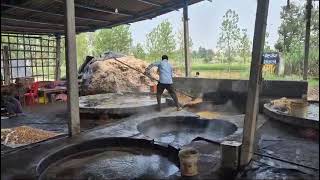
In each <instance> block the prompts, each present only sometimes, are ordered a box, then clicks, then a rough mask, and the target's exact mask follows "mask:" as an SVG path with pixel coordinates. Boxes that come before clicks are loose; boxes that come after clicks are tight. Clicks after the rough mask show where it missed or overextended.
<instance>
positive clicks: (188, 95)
mask: <svg viewBox="0 0 320 180" xmlns="http://www.w3.org/2000/svg"><path fill="white" fill-rule="evenodd" d="M113 59H114V60H116V61H117V62H119V63H121V64H123V65H125V66H127V67H129V68H130V69H133V70H135V71H137V72H139V73H141V74H143V75H144V76H146V77H148V78H149V79H151V80H153V81H157V82H158V83H159V80H157V79H155V78H153V77H151V76H149V75H147V74H145V73H143V72H141V71H140V70H138V69H136V68H134V67H132V66H130V65H128V64H126V63H124V62H122V61H120V60H119V59H117V58H115V57H114V58H113ZM174 90H175V91H177V92H179V93H181V94H183V95H185V96H187V97H190V98H192V99H191V101H193V100H194V99H196V97H194V96H192V95H190V94H188V93H186V92H184V91H181V90H178V89H174ZM191 101H190V102H191ZM190 102H188V103H186V104H184V105H183V107H184V106H185V105H187V104H189V103H190Z"/></svg>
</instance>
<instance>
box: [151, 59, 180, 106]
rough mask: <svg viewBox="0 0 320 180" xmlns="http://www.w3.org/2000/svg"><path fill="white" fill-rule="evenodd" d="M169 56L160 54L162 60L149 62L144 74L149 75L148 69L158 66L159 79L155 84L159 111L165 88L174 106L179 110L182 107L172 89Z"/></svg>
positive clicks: (171, 70)
mask: <svg viewBox="0 0 320 180" xmlns="http://www.w3.org/2000/svg"><path fill="white" fill-rule="evenodd" d="M168 60H169V58H168V56H167V55H163V56H162V61H160V62H155V63H152V64H150V65H149V66H148V67H147V69H146V72H145V74H147V75H150V70H151V68H153V67H155V66H156V67H158V71H159V73H160V79H159V82H158V85H157V102H158V111H161V95H162V93H163V91H164V90H165V89H166V90H167V91H168V92H169V94H170V96H171V97H172V99H173V101H174V103H175V105H176V107H177V111H181V110H182V108H181V106H180V104H179V101H178V98H177V95H176V92H175V91H174V89H173V81H172V75H173V69H172V66H171V65H170V64H169V62H168Z"/></svg>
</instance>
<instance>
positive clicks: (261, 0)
mask: <svg viewBox="0 0 320 180" xmlns="http://www.w3.org/2000/svg"><path fill="white" fill-rule="evenodd" d="M257 3H258V4H257V12H256V22H255V30H254V38H253V48H252V61H251V68H250V79H249V84H248V97H247V104H246V114H245V118H244V129H243V139H242V147H241V158H240V165H241V166H242V167H243V166H245V165H247V164H248V163H249V162H250V160H251V158H252V155H253V151H254V149H253V147H254V138H255V131H256V122H257V116H258V112H259V90H260V86H261V79H262V78H261V75H262V74H261V72H262V54H263V48H264V42H265V34H266V26H267V18H268V9H269V0H258V2H257Z"/></svg>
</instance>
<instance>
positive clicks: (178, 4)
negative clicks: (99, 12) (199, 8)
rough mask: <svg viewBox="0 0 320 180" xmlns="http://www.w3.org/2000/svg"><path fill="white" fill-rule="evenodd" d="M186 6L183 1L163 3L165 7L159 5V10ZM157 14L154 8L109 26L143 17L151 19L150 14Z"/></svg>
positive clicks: (127, 22)
mask: <svg viewBox="0 0 320 180" xmlns="http://www.w3.org/2000/svg"><path fill="white" fill-rule="evenodd" d="M183 6H184V2H182V3H174V4H172V3H171V4H169V5H163V7H159V10H161V11H168V10H172V9H175V10H176V9H178V8H179V7H180V8H181V7H183ZM154 14H155V11H154V10H152V11H147V12H144V13H140V14H138V15H136V16H134V17H132V18H130V19H128V20H126V21H124V22H116V23H114V24H111V25H110V26H108V27H109V28H111V27H114V26H118V25H121V24H129V23H131V22H133V21H137V20H140V19H141V20H142V19H151V18H150V16H152V15H154Z"/></svg>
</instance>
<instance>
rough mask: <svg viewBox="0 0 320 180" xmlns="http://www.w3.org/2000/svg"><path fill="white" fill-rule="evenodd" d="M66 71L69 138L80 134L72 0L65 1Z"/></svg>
mask: <svg viewBox="0 0 320 180" xmlns="http://www.w3.org/2000/svg"><path fill="white" fill-rule="evenodd" d="M65 20H66V21H65V23H66V24H65V27H66V33H65V34H66V41H65V42H66V69H67V82H68V110H69V112H70V121H69V126H68V127H69V136H72V135H75V134H78V133H80V117H79V89H78V88H79V87H78V71H77V51H76V50H77V48H76V29H75V9H74V0H68V1H65Z"/></svg>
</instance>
